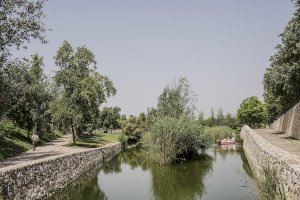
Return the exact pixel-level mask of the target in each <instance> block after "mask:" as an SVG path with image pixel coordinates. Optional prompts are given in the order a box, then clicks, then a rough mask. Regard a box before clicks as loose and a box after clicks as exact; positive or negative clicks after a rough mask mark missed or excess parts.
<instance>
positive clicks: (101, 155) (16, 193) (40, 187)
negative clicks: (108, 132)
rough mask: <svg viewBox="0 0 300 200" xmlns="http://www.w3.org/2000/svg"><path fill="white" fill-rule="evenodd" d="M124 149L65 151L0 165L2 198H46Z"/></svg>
mask: <svg viewBox="0 0 300 200" xmlns="http://www.w3.org/2000/svg"><path fill="white" fill-rule="evenodd" d="M121 150H122V146H121V144H120V143H119V142H118V143H114V144H111V145H109V146H105V147H100V148H95V149H87V150H83V151H80V152H76V153H69V154H62V155H58V156H53V157H49V158H45V159H41V160H39V161H38V162H34V163H32V164H28V165H25V166H16V167H14V168H9V169H5V168H4V169H0V199H1V198H2V199H45V198H49V197H51V196H53V194H55V193H56V192H58V191H59V190H61V189H62V188H64V187H66V186H67V185H68V184H70V183H71V182H72V181H75V180H76V179H77V178H79V177H80V175H82V174H83V173H86V172H88V171H89V170H91V169H94V168H97V167H98V168H100V167H101V166H102V165H103V163H104V162H106V161H109V160H111V159H112V158H113V157H114V156H115V155H117V154H118V153H119V152H120V151H121Z"/></svg>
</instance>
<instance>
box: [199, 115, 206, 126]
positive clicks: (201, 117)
mask: <svg viewBox="0 0 300 200" xmlns="http://www.w3.org/2000/svg"><path fill="white" fill-rule="evenodd" d="M204 121H205V118H204V112H202V111H201V112H200V113H199V115H198V122H199V123H200V124H201V125H202V126H203V125H204Z"/></svg>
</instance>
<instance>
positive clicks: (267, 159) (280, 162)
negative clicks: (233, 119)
mask: <svg viewBox="0 0 300 200" xmlns="http://www.w3.org/2000/svg"><path fill="white" fill-rule="evenodd" d="M241 137H242V139H243V149H244V151H245V154H246V156H247V159H248V161H249V163H250V166H251V169H252V171H253V173H254V176H255V177H256V178H258V179H259V178H260V173H261V167H262V166H264V165H267V164H269V165H270V166H271V167H273V168H274V169H276V171H277V175H278V177H279V179H280V182H281V183H282V186H283V189H284V192H285V194H286V197H287V199H288V200H299V199H300V181H299V180H300V159H299V157H298V156H296V155H293V154H290V153H289V152H287V151H284V150H282V149H279V148H277V147H275V146H273V145H272V144H270V143H269V142H267V141H266V140H265V139H264V138H263V137H261V136H260V135H258V134H257V133H256V132H255V131H254V130H252V129H251V128H250V127H249V126H244V127H243V128H242V130H241Z"/></svg>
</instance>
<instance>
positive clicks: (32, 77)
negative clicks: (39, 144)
mask: <svg viewBox="0 0 300 200" xmlns="http://www.w3.org/2000/svg"><path fill="white" fill-rule="evenodd" d="M3 72H4V73H3V74H4V75H5V77H6V78H5V80H6V82H5V88H6V89H5V90H4V92H5V93H6V97H5V99H3V107H2V108H3V109H2V110H1V113H2V114H4V115H6V116H7V117H8V118H9V119H11V120H13V121H14V122H15V123H17V124H18V125H19V126H20V127H22V128H25V129H27V130H32V129H34V131H37V133H38V134H39V135H40V136H42V133H43V132H45V131H48V130H49V127H47V125H49V122H50V116H49V112H47V110H48V104H49V102H50V101H51V99H52V96H51V94H50V93H49V84H48V82H47V80H46V76H45V74H44V72H43V58H42V57H40V56H38V55H33V56H32V59H31V60H30V61H26V62H11V63H10V65H8V66H7V67H5V68H4V70H3ZM47 128H48V129H47ZM46 129H47V130H46Z"/></svg>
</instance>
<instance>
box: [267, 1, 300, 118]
mask: <svg viewBox="0 0 300 200" xmlns="http://www.w3.org/2000/svg"><path fill="white" fill-rule="evenodd" d="M295 7H296V11H295V13H294V16H293V18H292V19H291V20H290V21H289V22H288V24H287V26H286V27H285V30H284V31H283V32H282V33H281V34H280V35H279V36H280V37H281V44H278V45H277V46H276V53H275V54H274V55H273V56H272V57H271V59H270V61H271V63H270V66H269V67H268V68H267V70H266V72H265V75H264V99H265V102H266V103H267V109H268V114H269V122H272V121H273V120H275V119H276V118H277V117H278V116H280V115H282V114H283V113H285V112H286V111H287V110H289V109H290V108H291V107H293V106H294V105H295V104H296V103H298V102H299V100H300V59H299V58H300V32H299V30H300V1H295Z"/></svg>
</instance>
